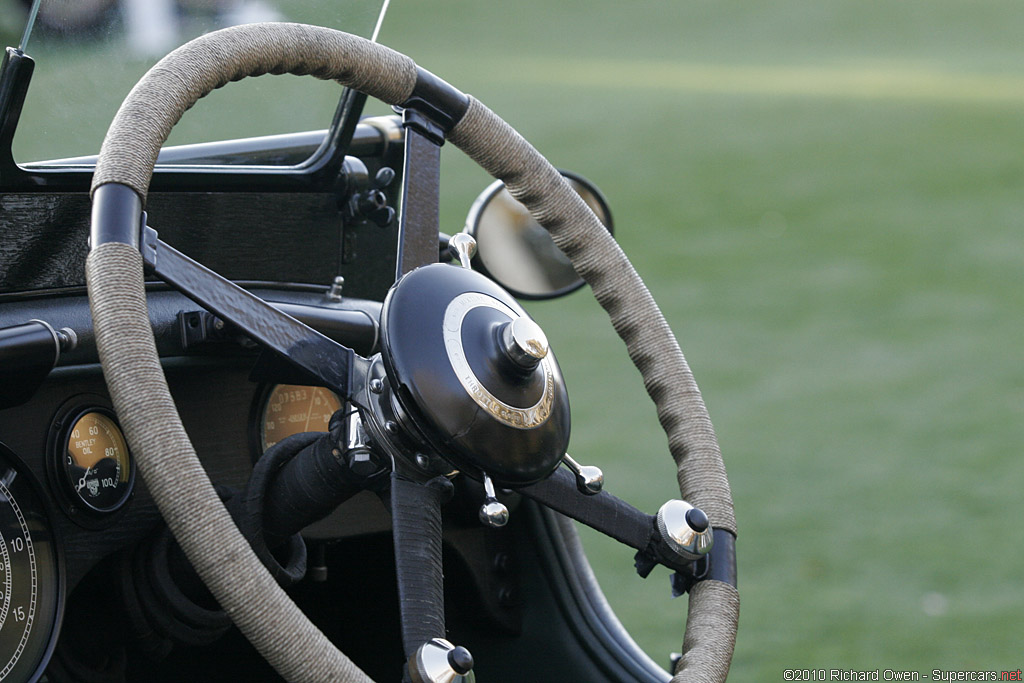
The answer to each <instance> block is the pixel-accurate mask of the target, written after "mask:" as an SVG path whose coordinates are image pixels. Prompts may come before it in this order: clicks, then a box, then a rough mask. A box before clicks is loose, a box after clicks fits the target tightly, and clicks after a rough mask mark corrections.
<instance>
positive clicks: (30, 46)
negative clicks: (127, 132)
mask: <svg viewBox="0 0 1024 683" xmlns="http://www.w3.org/2000/svg"><path fill="white" fill-rule="evenodd" d="M29 5H30V3H29V2H27V1H25V0H0V6H2V7H3V12H4V13H5V14H7V13H9V12H21V15H22V20H21V22H20V27H26V26H27V25H28V24H29V19H30V16H31V13H30V9H29ZM385 7H386V1H385V0H353V1H351V2H337V0H42V2H41V3H39V4H38V15H37V16H36V18H35V22H34V24H33V25H32V26H31V27H30V28H31V30H30V31H25V32H24V33H23V32H22V31H21V30H19V31H18V32H17V34H15V33H14V32H13V31H7V32H6V33H5V35H4V37H5V38H7V42H8V44H10V45H17V44H18V40H19V39H20V40H22V42H23V43H24V44H23V48H24V51H25V53H26V54H28V55H29V56H31V57H32V58H33V59H34V60H35V63H36V66H35V72H34V74H33V76H32V85H31V87H30V88H29V91H28V96H27V98H26V100H25V107H24V110H23V112H22V115H21V120H20V121H19V123H18V130H17V133H16V134H15V137H14V145H13V151H14V158H15V160H16V161H18V162H19V163H28V162H33V161H42V160H45V159H58V158H68V157H77V156H84V155H93V154H97V153H98V152H99V149H100V143H101V142H102V141H103V135H104V134H105V133H106V130H107V126H108V125H109V124H110V121H111V120H112V119H113V117H114V114H115V113H116V111H117V108H118V106H120V104H121V101H122V100H123V99H124V97H125V95H127V94H128V91H129V90H131V88H132V86H133V85H134V84H135V83H136V81H138V80H139V78H140V77H141V76H142V75H143V74H144V73H145V72H146V71H147V70H148V69H149V68H150V67H151V66H152V65H153V64H155V63H156V61H157V60H158V59H159V58H160V57H162V56H163V55H165V54H166V53H167V52H170V51H171V50H172V49H174V48H175V47H177V46H178V45H181V44H182V43H185V42H187V41H188V40H190V39H192V38H195V37H196V36H199V35H202V34H203V33H208V32H210V31H213V30H217V29H219V28H224V27H226V26H233V25H237V24H246V23H252V22H258V21H295V22H301V23H309V24H318V25H321V26H330V27H332V28H337V29H339V30H342V31H346V32H348V33H354V34H356V35H360V36H363V37H366V38H370V37H373V36H374V35H375V29H376V28H377V27H378V21H379V19H380V18H381V13H382V9H383V8H385ZM8 16H10V15H8ZM12 23H17V22H12ZM23 35H24V36H25V37H22V36H23ZM340 94H341V89H340V87H339V86H338V85H337V84H336V83H333V82H323V81H319V80H317V79H315V78H295V77H285V78H282V77H271V76H264V77H262V78H247V79H244V80H243V81H240V82H239V83H237V84H232V86H231V87H230V88H221V89H219V90H216V91H214V92H213V93H211V94H210V95H208V96H207V97H205V98H203V99H202V100H200V101H199V103H198V104H196V106H195V107H193V109H192V110H191V111H189V112H188V114H186V115H185V117H184V118H183V119H182V121H181V123H180V124H179V125H178V126H176V127H175V128H174V131H172V133H171V136H170V138H169V139H168V141H167V144H168V145H181V144H189V143H195V142H209V141H213V140H224V139H231V138H243V137H253V136H259V135H271V134H278V133H293V132H299V131H306V130H317V129H324V128H327V127H328V126H329V125H330V123H331V118H332V116H333V114H334V110H335V107H336V106H337V103H338V98H339V96H340ZM239 112H244V113H245V114H244V116H239V114H238V113H239ZM282 121H284V122H286V123H285V124H283V125H282V123H281V122H282Z"/></svg>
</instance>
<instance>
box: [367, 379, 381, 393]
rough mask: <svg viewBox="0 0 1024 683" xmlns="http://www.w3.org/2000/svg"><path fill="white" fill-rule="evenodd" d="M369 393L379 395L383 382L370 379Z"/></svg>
mask: <svg viewBox="0 0 1024 683" xmlns="http://www.w3.org/2000/svg"><path fill="white" fill-rule="evenodd" d="M370 391H372V392H373V393H375V394H379V393H380V392H382V391H384V382H381V381H380V380H379V379H371V380H370Z"/></svg>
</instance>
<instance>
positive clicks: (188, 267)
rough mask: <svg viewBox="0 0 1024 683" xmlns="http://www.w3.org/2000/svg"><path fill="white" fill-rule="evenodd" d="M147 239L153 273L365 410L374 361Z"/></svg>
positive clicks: (149, 233)
mask: <svg viewBox="0 0 1024 683" xmlns="http://www.w3.org/2000/svg"><path fill="white" fill-rule="evenodd" d="M142 237H143V239H142V256H143V262H144V263H145V264H146V267H147V269H148V270H149V271H150V272H152V273H153V274H154V275H156V276H157V277H159V278H160V279H162V280H163V281H164V282H166V283H167V284H169V285H171V286H172V287H174V288H175V289H177V290H179V291H180V292H182V293H183V294H185V295H186V296H188V297H189V298H190V299H192V300H194V301H195V302H196V303H198V304H199V305H201V306H203V307H204V308H206V309H207V310H209V311H210V312H212V313H214V314H216V315H217V316H219V317H220V318H222V319H223V320H225V321H227V322H229V323H231V324H232V325H234V326H235V327H237V328H238V329H239V330H240V331H242V332H243V333H245V334H246V335H248V336H249V337H251V338H252V339H254V340H255V341H257V342H259V343H260V344H262V345H263V346H264V347H265V348H266V349H268V350H270V351H272V352H274V353H275V354H277V355H278V356H279V357H281V358H282V359H284V360H286V361H287V362H288V363H290V364H291V365H292V366H294V367H295V368H297V369H298V370H299V371H300V373H301V374H302V375H303V376H305V377H306V379H307V381H308V383H310V384H317V385H320V384H322V385H324V386H326V387H327V388H329V389H331V390H332V391H334V392H335V393H337V394H338V395H340V396H343V397H345V398H347V399H348V400H350V401H352V402H353V403H356V404H357V405H359V406H360V407H364V406H365V400H364V397H363V393H364V388H365V385H366V378H367V375H368V373H369V368H370V363H369V361H367V360H366V359H365V358H363V357H362V356H360V355H358V354H357V353H356V352H355V351H353V350H352V349H350V348H348V347H347V346H344V345H342V344H339V343H338V342H336V341H334V340H333V339H330V338H328V337H326V336H324V335H322V334H320V333H319V332H317V331H316V330H314V329H313V328H311V327H309V326H308V325H306V324H305V323H302V322H300V321H298V320H296V319H295V318H293V317H292V316H290V315H288V314H287V313H285V312H283V311H281V310H279V309H277V308H275V307H274V306H272V305H270V304H269V303H267V302H266V301H264V300H263V299H261V298H259V297H258V296H256V295H255V294H252V293H251V292H248V291H246V290H245V289H242V288H241V287H239V286H238V285H236V284H235V283H233V282H231V281H230V280H228V279H227V278H224V277H222V276H221V275H218V274H217V273H215V272H214V271H212V270H210V269H209V268H207V267H206V266H204V265H202V264H200V263H198V262H196V261H194V260H193V259H191V258H189V257H188V256H186V255H185V254H183V253H181V252H180V251H178V250H177V249H175V248H174V247H172V246H170V245H169V244H167V243H165V242H163V241H161V240H160V239H159V237H158V236H157V232H156V230H154V229H153V228H150V227H148V226H147V227H145V228H144V229H143V236H142Z"/></svg>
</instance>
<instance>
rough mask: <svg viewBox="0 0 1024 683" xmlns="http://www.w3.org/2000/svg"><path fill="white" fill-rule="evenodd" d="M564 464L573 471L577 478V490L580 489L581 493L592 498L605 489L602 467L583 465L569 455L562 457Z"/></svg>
mask: <svg viewBox="0 0 1024 683" xmlns="http://www.w3.org/2000/svg"><path fill="white" fill-rule="evenodd" d="M562 462H563V463H565V466H566V467H568V468H569V469H570V470H572V473H573V475H574V476H575V477H576V488H577V489H579V491H580V493H585V494H587V495H588V496H592V495H594V494H595V493H600V492H601V489H602V488H604V472H602V471H601V468H600V467H594V466H593V465H581V464H579V463H578V462H576V461H575V460H574V459H573V458H572V456H570V455H569V454H568V453H566V454H565V455H563V456H562Z"/></svg>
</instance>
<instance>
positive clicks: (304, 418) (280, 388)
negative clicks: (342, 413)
mask: <svg viewBox="0 0 1024 683" xmlns="http://www.w3.org/2000/svg"><path fill="white" fill-rule="evenodd" d="M340 409H341V399H339V398H338V396H337V394H335V393H334V392H333V391H331V390H330V389H324V388H323V387H306V386H300V385H297V384H278V385H275V386H274V387H273V389H271V390H270V393H269V394H268V395H267V399H266V401H265V402H264V404H263V410H262V411H261V418H260V419H261V421H260V446H261V448H262V450H264V451H265V450H267V449H268V448H270V447H271V446H273V445H274V444H276V443H277V442H278V441H281V440H282V439H284V438H286V437H289V436H291V435H292V434H299V433H301V432H326V431H327V430H328V425H329V424H330V421H331V416H332V415H334V413H335V412H336V411H338V410H340Z"/></svg>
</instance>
